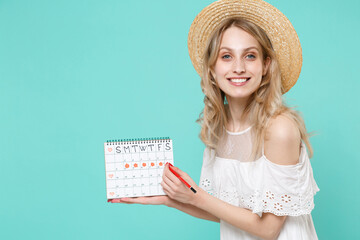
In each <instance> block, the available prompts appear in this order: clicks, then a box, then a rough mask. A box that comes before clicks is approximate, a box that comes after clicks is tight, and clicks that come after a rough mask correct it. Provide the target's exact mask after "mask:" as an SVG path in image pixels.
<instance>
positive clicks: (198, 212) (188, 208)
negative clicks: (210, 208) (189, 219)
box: [166, 199, 220, 222]
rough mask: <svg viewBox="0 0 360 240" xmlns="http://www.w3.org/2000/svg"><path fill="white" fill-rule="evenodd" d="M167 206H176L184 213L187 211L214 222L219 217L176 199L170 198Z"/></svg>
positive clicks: (217, 220) (194, 215)
mask: <svg viewBox="0 0 360 240" xmlns="http://www.w3.org/2000/svg"><path fill="white" fill-rule="evenodd" d="M166 206H168V207H172V208H176V209H178V210H180V211H182V212H184V213H187V214H189V215H191V216H193V217H197V218H201V219H205V220H209V221H214V222H220V220H219V218H217V217H215V216H214V215H212V214H210V213H208V212H206V211H204V210H203V209H200V208H198V207H195V206H194V205H191V204H186V203H181V202H178V201H176V200H172V199H170V200H169V201H168V203H167V204H166Z"/></svg>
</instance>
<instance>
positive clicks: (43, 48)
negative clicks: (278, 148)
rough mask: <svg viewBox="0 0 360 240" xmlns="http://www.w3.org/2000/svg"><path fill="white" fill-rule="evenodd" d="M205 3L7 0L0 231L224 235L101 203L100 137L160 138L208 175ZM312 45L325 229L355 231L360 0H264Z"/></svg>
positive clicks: (160, 211)
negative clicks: (197, 61) (195, 30)
mask: <svg viewBox="0 0 360 240" xmlns="http://www.w3.org/2000/svg"><path fill="white" fill-rule="evenodd" d="M211 2H212V1H210V0H201V1H200V0H195V1H194V0H184V1H169V0H167V1H166V0H154V1H145V0H139V1H115V0H102V1H99V0H88V1H86V0H78V1H70V0H62V1H55V0H54V1H46V0H33V1H26V0H13V1H10V0H0V123H1V133H0V184H1V193H0V229H1V230H0V239H105V238H109V239H157V240H158V239H219V225H218V224H216V223H212V222H208V221H204V220H200V219H195V218H193V217H191V216H188V215H186V214H184V213H182V212H179V211H177V210H174V209H170V208H167V207H165V206H143V205H122V204H110V203H107V202H106V192H105V168H104V152H103V142H104V141H106V140H108V139H119V138H140V137H163V136H169V137H171V138H172V139H173V141H174V158H175V164H176V165H177V166H178V167H180V168H181V169H183V170H184V171H186V172H187V173H188V174H189V175H190V176H191V177H192V178H193V179H194V180H195V181H198V180H199V176H200V169H201V164H202V153H203V150H204V145H203V144H202V142H201V141H200V140H199V138H198V133H199V130H200V127H199V126H198V125H197V124H196V123H195V120H196V119H197V117H198V115H199V113H200V112H201V110H202V108H203V102H202V101H203V94H202V92H201V88H200V79H199V77H198V75H197V74H196V72H195V70H194V68H193V67H192V64H191V61H190V58H189V55H188V50H187V34H188V31H189V27H190V25H191V23H192V21H193V19H194V18H195V16H196V15H197V14H198V13H199V12H200V11H201V10H202V9H203V8H204V7H205V6H207V5H208V4H210V3H211ZM268 2H269V3H271V4H272V5H274V6H275V7H277V8H278V9H279V10H280V11H282V12H283V13H284V14H285V15H286V16H287V17H288V18H289V19H290V21H291V22H292V23H293V25H294V27H295V29H296V31H297V32H298V35H299V38H300V41H301V44H302V49H303V68H302V72H301V75H300V78H299V80H298V82H297V84H296V85H295V86H294V87H293V88H292V89H291V90H290V91H289V92H288V93H287V94H285V96H284V97H285V99H286V100H287V102H288V104H289V105H290V106H297V109H298V110H300V111H301V112H302V113H303V117H304V119H305V122H306V124H307V128H308V130H309V131H315V132H316V135H315V136H314V137H312V138H311V143H312V145H313V148H314V157H313V158H312V160H311V161H312V166H313V170H314V176H315V179H316V181H317V183H318V186H319V188H320V192H319V193H318V194H317V195H316V196H315V209H314V210H313V212H312V216H313V220H314V223H315V228H316V230H317V234H318V236H319V238H320V239H359V238H360V234H359V231H358V229H357V228H358V227H359V222H360V219H359V216H360V211H359V210H360V208H359V204H358V203H359V202H360V197H359V196H360V194H359V192H358V191H356V190H357V189H358V188H359V174H358V170H359V167H360V161H359V160H360V152H359V151H358V150H359V140H358V136H359V134H360V127H359V124H358V122H359V117H360V112H359V107H358V103H359V99H358V95H359V94H358V89H359V87H360V81H359V77H358V76H359V74H358V69H359V68H358V65H359V63H358V56H359V55H360V50H359V48H358V43H359V42H360V33H359V31H357V29H358V25H359V23H360V15H359V14H358V9H359V8H360V2H359V1H355V0H344V1H335V0H327V1H325V0H319V1H311V0H304V1H285V0H282V1H280V0H278V1H276V0H269V1H268Z"/></svg>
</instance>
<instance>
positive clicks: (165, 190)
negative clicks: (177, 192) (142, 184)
mask: <svg viewBox="0 0 360 240" xmlns="http://www.w3.org/2000/svg"><path fill="white" fill-rule="evenodd" d="M160 185H161V187H162V188H163V190H164V192H168V193H170V195H172V194H173V193H174V191H173V190H172V189H171V187H170V186H169V185H168V184H167V183H166V182H164V181H162V182H161V183H160Z"/></svg>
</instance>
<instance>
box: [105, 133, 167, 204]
mask: <svg viewBox="0 0 360 240" xmlns="http://www.w3.org/2000/svg"><path fill="white" fill-rule="evenodd" d="M104 151H105V173H106V193H107V198H108V199H114V198H121V197H140V196H156V195H165V193H164V191H163V189H162V187H161V185H160V183H161V182H162V174H163V170H164V167H165V164H166V163H167V162H169V163H171V164H174V159H173V145H172V140H171V139H170V138H155V139H122V140H109V141H107V142H105V143H104Z"/></svg>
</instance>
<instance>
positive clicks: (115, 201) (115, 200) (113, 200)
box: [110, 198, 131, 204]
mask: <svg viewBox="0 0 360 240" xmlns="http://www.w3.org/2000/svg"><path fill="white" fill-rule="evenodd" d="M110 202H111V203H126V204H131V203H129V202H124V201H121V199H119V198H117V199H112V200H111V201H110Z"/></svg>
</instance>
